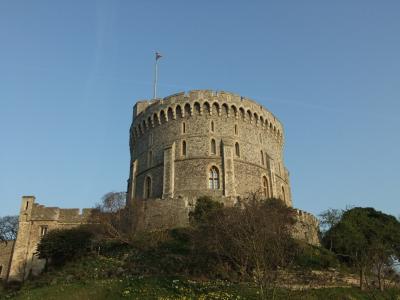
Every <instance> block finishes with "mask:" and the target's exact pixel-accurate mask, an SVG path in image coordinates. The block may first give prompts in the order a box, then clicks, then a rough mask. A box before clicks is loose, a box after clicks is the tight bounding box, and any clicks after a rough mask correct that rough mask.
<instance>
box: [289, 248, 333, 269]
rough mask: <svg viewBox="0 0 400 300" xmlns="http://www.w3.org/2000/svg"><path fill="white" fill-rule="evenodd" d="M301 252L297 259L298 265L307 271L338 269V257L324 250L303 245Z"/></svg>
mask: <svg viewBox="0 0 400 300" xmlns="http://www.w3.org/2000/svg"><path fill="white" fill-rule="evenodd" d="M300 247H301V251H300V253H299V255H298V256H297V257H296V265H297V266H299V267H302V268H305V269H321V270H323V269H327V268H337V267H339V266H340V262H339V260H338V259H337V257H336V255H335V254H334V253H333V252H331V251H329V250H327V249H325V248H323V247H317V246H312V245H308V244H302V245H301V246H300Z"/></svg>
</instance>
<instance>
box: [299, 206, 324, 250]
mask: <svg viewBox="0 0 400 300" xmlns="http://www.w3.org/2000/svg"><path fill="white" fill-rule="evenodd" d="M293 211H294V213H295V219H296V224H295V226H294V232H293V235H294V237H296V238H297V239H300V240H303V241H306V242H307V243H309V244H312V245H319V244H320V241H319V220H318V218H317V217H315V216H314V215H313V214H311V213H309V212H306V211H303V210H300V209H293Z"/></svg>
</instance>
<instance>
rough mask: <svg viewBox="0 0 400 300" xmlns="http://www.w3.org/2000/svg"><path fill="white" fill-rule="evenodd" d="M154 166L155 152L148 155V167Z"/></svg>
mask: <svg viewBox="0 0 400 300" xmlns="http://www.w3.org/2000/svg"><path fill="white" fill-rule="evenodd" d="M152 164H153V151H151V150H150V151H149V153H147V166H148V167H151V165H152Z"/></svg>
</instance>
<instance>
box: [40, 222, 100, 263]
mask: <svg viewBox="0 0 400 300" xmlns="http://www.w3.org/2000/svg"><path fill="white" fill-rule="evenodd" d="M92 238H93V233H92V232H91V231H90V230H89V229H88V228H87V227H76V228H71V229H55V230H52V231H50V232H49V233H48V234H46V235H45V236H44V237H43V238H42V239H41V241H40V243H39V245H38V247H37V253H38V255H39V258H41V259H45V260H46V262H48V263H50V264H52V265H55V266H60V265H64V264H65V262H67V261H69V260H71V259H75V258H77V257H80V256H83V255H85V254H86V253H88V252H89V251H90V250H91V245H92Z"/></svg>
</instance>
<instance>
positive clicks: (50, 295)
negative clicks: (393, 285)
mask: <svg viewBox="0 0 400 300" xmlns="http://www.w3.org/2000/svg"><path fill="white" fill-rule="evenodd" d="M123 266H124V264H123V261H122V260H120V259H118V258H115V257H102V256H99V257H86V258H84V259H81V260H79V261H75V262H71V263H68V264H67V265H66V266H64V267H63V268H61V269H58V270H52V271H49V272H47V273H44V274H43V275H42V276H40V277H39V278H37V279H35V280H32V281H28V282H26V283H25V284H24V286H23V288H22V289H21V290H20V291H19V292H17V293H15V294H14V295H11V294H9V296H10V297H9V298H10V299H32V300H47V299H57V300H63V299H79V300H81V299H89V300H90V299H96V300H101V299H143V300H146V299H160V300H161V299H164V300H166V299H181V300H183V299H259V298H260V297H259V294H258V293H257V292H258V290H257V289H256V288H255V287H254V286H251V285H249V284H232V283H229V282H226V281H200V280H196V281H193V280H189V279H187V278H181V277H171V276H159V277H155V276H152V277H143V276H137V275H136V276H135V275H132V274H131V275H130V274H129V272H122V273H121V274H119V273H118V271H117V270H118V268H119V267H123ZM4 297H6V293H5V292H4V291H3V292H2V291H1V289H0V298H4ZM276 299H293V300H296V299H304V300H306V299H310V300H311V299H315V300H317V299H324V300H329V299H341V300H342V299H348V300H355V299H374V300H379V299H399V300H400V291H386V292H385V293H380V292H378V291H374V292H371V291H369V292H361V291H360V290H358V289H357V288H329V289H319V290H307V291H288V290H279V291H277V294H276Z"/></svg>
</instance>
